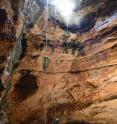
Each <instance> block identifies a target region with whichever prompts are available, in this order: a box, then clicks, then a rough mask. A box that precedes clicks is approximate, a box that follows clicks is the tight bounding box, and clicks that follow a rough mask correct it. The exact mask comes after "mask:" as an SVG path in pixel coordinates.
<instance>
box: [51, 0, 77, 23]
mask: <svg viewBox="0 0 117 124" xmlns="http://www.w3.org/2000/svg"><path fill="white" fill-rule="evenodd" d="M52 4H53V5H54V6H55V7H56V9H57V11H58V12H59V13H60V15H61V16H62V17H63V19H64V21H65V22H66V23H68V22H69V20H70V18H71V17H72V14H73V11H74V9H75V1H74V0H52Z"/></svg>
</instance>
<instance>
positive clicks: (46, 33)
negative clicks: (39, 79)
mask: <svg viewBox="0 0 117 124" xmlns="http://www.w3.org/2000/svg"><path fill="white" fill-rule="evenodd" d="M45 35H46V43H45V57H46V58H45V61H46V70H45V71H46V74H47V73H48V60H47V49H48V46H47V45H48V37H47V35H48V0H47V1H46V14H45ZM45 124H47V100H46V90H45Z"/></svg>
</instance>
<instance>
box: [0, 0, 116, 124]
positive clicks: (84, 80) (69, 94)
mask: <svg viewBox="0 0 117 124" xmlns="http://www.w3.org/2000/svg"><path fill="white" fill-rule="evenodd" d="M105 1H106V0H105ZM86 9H87V8H85V9H83V10H82V11H86ZM88 11H96V10H95V9H94V8H93V9H91V8H90V9H88ZM109 18H110V19H111V21H108V19H109ZM105 22H106V23H105ZM98 25H99V26H98ZM19 28H20V26H19ZM43 29H44V17H43V15H42V16H41V17H40V18H39V20H38V22H37V23H36V24H35V26H34V27H33V28H32V30H31V32H30V33H29V34H27V37H26V43H24V44H23V48H22V50H23V54H22V55H21V58H20V61H19V64H18V65H17V67H16V70H15V71H14V73H13V76H12V84H13V89H12V91H11V92H10V94H9V100H10V107H9V111H10V115H9V116H8V117H9V121H10V122H12V123H13V124H44V123H45V121H46V122H47V124H52V123H53V120H54V119H55V118H59V119H60V122H61V124H117V118H116V116H117V57H116V54H117V14H112V15H110V16H105V17H103V19H102V17H97V20H96V22H95V25H94V26H93V27H92V29H90V30H89V31H86V32H80V33H69V36H68V38H67V40H68V42H64V39H65V38H66V37H67V35H68V34H65V31H64V30H63V29H61V28H60V25H57V27H56V28H53V23H52V21H50V20H49V21H48V32H47V39H48V44H45V40H47V39H45V31H44V30H43ZM38 32H39V33H38ZM16 33H17V32H16ZM63 37H64V38H63ZM1 43H2V42H1ZM5 43H6V42H5ZM46 45H47V46H46ZM74 45H75V47H74ZM2 46H3V44H2ZM6 46H7V45H6ZM45 46H46V47H45ZM71 46H72V47H71ZM5 48H6V47H5ZM0 50H2V47H1V46H0ZM4 54H5V53H4Z"/></svg>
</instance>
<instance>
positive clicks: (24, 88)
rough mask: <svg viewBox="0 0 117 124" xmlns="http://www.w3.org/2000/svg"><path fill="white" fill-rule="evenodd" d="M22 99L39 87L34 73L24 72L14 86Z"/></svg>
mask: <svg viewBox="0 0 117 124" xmlns="http://www.w3.org/2000/svg"><path fill="white" fill-rule="evenodd" d="M14 89H15V92H16V94H17V96H18V99H19V100H20V101H23V100H25V99H26V98H27V97H28V96H30V95H32V94H33V93H34V92H36V90H37V89H38V85H37V81H36V77H35V76H34V75H32V74H24V75H23V76H22V77H21V79H20V80H19V81H18V83H17V84H16V85H15V87H14Z"/></svg>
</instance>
